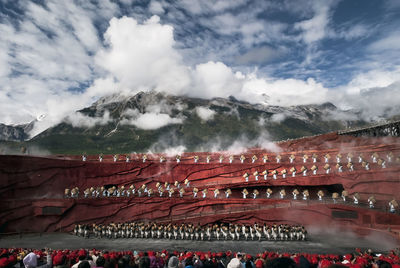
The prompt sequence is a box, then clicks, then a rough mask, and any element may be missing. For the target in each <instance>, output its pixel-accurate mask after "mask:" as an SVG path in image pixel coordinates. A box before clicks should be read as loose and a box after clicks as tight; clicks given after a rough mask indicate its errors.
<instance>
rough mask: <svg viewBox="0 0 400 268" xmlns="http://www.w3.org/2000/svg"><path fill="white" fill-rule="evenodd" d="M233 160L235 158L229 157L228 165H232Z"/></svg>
mask: <svg viewBox="0 0 400 268" xmlns="http://www.w3.org/2000/svg"><path fill="white" fill-rule="evenodd" d="M234 159H235V157H234V156H233V155H231V156H229V164H232V162H233V160H234Z"/></svg>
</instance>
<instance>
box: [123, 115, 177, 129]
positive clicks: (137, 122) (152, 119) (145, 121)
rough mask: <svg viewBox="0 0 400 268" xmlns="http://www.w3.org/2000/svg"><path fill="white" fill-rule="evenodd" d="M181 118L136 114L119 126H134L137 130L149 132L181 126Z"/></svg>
mask: <svg viewBox="0 0 400 268" xmlns="http://www.w3.org/2000/svg"><path fill="white" fill-rule="evenodd" d="M182 122H183V119H182V118H173V117H170V116H169V115H168V114H163V113H144V114H140V113H139V114H138V115H137V117H136V118H134V119H123V120H122V121H121V124H127V125H134V126H136V127H137V128H141V129H145V130H151V129H158V128H161V127H164V126H167V125H170V124H182Z"/></svg>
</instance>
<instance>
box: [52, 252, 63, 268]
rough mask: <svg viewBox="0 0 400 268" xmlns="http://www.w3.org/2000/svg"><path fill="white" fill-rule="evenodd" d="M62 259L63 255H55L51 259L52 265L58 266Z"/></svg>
mask: <svg viewBox="0 0 400 268" xmlns="http://www.w3.org/2000/svg"><path fill="white" fill-rule="evenodd" d="M63 258H64V255H63V254H57V255H56V256H54V258H53V265H54V266H55V265H60V264H62V263H63Z"/></svg>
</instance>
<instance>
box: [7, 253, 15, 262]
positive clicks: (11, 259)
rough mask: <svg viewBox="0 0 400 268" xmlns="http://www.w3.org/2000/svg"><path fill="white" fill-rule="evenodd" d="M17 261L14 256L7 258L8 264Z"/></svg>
mask: <svg viewBox="0 0 400 268" xmlns="http://www.w3.org/2000/svg"><path fill="white" fill-rule="evenodd" d="M16 261H17V258H16V257H15V256H14V255H11V256H9V257H8V262H9V263H14V262H16Z"/></svg>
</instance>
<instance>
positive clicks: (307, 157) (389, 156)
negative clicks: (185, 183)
mask: <svg viewBox="0 0 400 268" xmlns="http://www.w3.org/2000/svg"><path fill="white" fill-rule="evenodd" d="M225 157H226V156H224V155H220V156H219V157H218V158H217V160H218V162H219V163H223V162H224V160H225ZM333 157H334V158H335V160H334V161H336V163H341V162H343V158H346V160H347V162H353V160H354V158H357V160H356V161H358V162H359V163H361V162H363V161H368V155H367V154H366V153H365V155H364V154H363V153H360V154H358V156H355V155H354V154H353V153H348V154H346V155H342V154H341V153H338V154H336V155H334V156H333ZM124 158H125V161H126V162H130V161H131V157H130V156H129V155H126V156H125V157H124ZM297 158H299V159H300V161H301V162H303V163H307V162H308V161H311V162H313V163H317V161H318V155H317V154H315V153H314V154H311V155H308V154H303V155H302V156H296V154H291V155H290V156H287V160H288V161H289V162H290V163H294V162H295V161H296V159H297ZM331 158H332V156H331V155H330V154H329V153H327V154H325V155H324V156H323V160H322V161H323V162H325V163H329V162H330V161H331ZM87 159H88V157H87V155H85V154H83V155H82V161H87ZM120 159H122V157H121V156H120V155H118V154H116V155H114V156H113V161H114V162H117V161H120ZM139 159H140V160H141V161H142V162H143V163H145V162H146V161H149V160H150V159H149V157H148V156H147V155H146V154H144V155H142V156H141V158H139ZM181 159H182V157H181V155H176V156H175V161H176V162H177V163H180V162H181ZM190 159H192V161H193V163H199V162H200V161H201V159H200V157H199V156H198V155H194V156H191V157H190ZM236 159H237V160H239V161H240V162H241V163H245V162H246V159H249V161H250V162H251V163H256V162H257V161H258V159H259V158H258V156H257V155H253V156H251V157H250V156H247V157H246V156H245V155H243V154H242V155H240V156H236V157H235V156H234V155H231V156H229V157H228V161H229V163H233V162H234V161H235V160H236ZM261 159H262V161H263V162H264V163H267V162H269V161H271V160H272V161H275V162H276V163H281V162H282V161H284V160H285V157H283V156H282V155H280V154H278V155H275V157H273V156H268V155H263V156H262V157H261ZM370 159H371V160H372V162H373V163H377V162H378V161H379V160H380V161H388V162H392V161H393V159H394V154H393V153H392V152H389V153H387V154H386V155H384V156H381V155H379V153H377V152H374V153H372V154H371V155H370ZM98 160H99V161H100V162H103V160H104V156H103V155H102V154H100V155H99V156H98ZM154 160H156V159H153V161H154ZM395 160H396V162H400V156H398V157H397V158H396V159H395ZM158 161H159V162H160V163H163V162H165V161H167V159H166V158H165V157H164V156H160V157H159V158H158ZM211 161H213V158H212V156H211V155H207V156H206V157H205V163H210V162H211Z"/></svg>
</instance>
